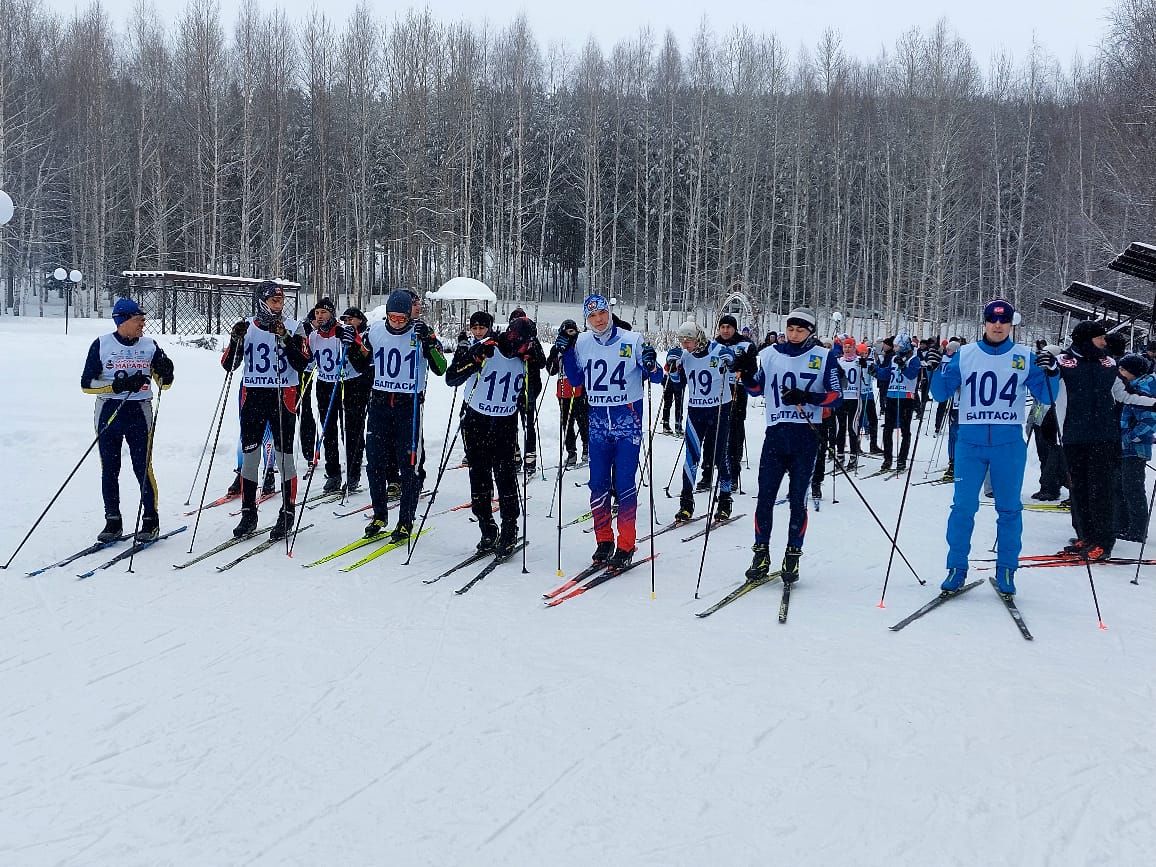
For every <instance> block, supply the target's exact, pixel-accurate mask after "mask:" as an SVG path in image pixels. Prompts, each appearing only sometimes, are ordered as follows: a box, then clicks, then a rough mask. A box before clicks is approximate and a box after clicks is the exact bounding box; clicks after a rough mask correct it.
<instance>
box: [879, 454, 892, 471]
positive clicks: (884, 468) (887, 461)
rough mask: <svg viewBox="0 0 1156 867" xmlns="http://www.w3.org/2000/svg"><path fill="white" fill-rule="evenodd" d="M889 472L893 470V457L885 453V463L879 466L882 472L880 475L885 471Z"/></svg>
mask: <svg viewBox="0 0 1156 867" xmlns="http://www.w3.org/2000/svg"><path fill="white" fill-rule="evenodd" d="M889 472H891V458H889V457H887V456H886V455H884V456H883V465H882V466H880V467H879V473H880V475H882V474H883V473H889Z"/></svg>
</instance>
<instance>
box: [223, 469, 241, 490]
mask: <svg viewBox="0 0 1156 867" xmlns="http://www.w3.org/2000/svg"><path fill="white" fill-rule="evenodd" d="M235 472H236V475H235V476H233V483H232V484H231V485H229V488H228V490H226V491H225V494H226V496H229V497H239V496H241V471H240V470H235Z"/></svg>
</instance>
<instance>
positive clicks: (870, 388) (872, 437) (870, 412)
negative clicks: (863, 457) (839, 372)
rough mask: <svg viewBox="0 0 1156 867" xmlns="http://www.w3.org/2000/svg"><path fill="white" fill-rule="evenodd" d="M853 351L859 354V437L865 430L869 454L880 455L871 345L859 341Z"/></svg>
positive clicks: (881, 452)
mask: <svg viewBox="0 0 1156 867" xmlns="http://www.w3.org/2000/svg"><path fill="white" fill-rule="evenodd" d="M855 351H856V352H857V353H858V355H859V402H860V406H861V410H860V413H859V430H860V437H862V434H863V433H864V432H865V433H866V434H867V438H868V440H869V443H868V449H869V450H870V454H873V455H881V454H883V450H882V449H881V448H879V416H878V414H877V413H876V412H875V365H874V362H873V361H871V359H870V355H871V347H870V346H868V345H867V344H866V343H860V344H859V345H858V346H856V347H855Z"/></svg>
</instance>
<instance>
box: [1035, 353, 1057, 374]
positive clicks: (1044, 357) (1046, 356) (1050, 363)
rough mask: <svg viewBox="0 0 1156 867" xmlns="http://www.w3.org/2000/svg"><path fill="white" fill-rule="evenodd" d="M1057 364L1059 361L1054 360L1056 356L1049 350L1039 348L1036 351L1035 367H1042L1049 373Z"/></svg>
mask: <svg viewBox="0 0 1156 867" xmlns="http://www.w3.org/2000/svg"><path fill="white" fill-rule="evenodd" d="M1059 366H1060V365H1059V362H1058V361H1056V356H1055V355H1053V354H1052V352H1051V350H1049V349H1041V350H1040V351H1039V352H1037V353H1036V367H1039V368H1043V369H1044V370H1046V371H1047V372H1048V373H1051V372H1052V371H1054V370H1055V369H1056V368H1058V367H1059Z"/></svg>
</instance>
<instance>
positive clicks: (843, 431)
mask: <svg viewBox="0 0 1156 867" xmlns="http://www.w3.org/2000/svg"><path fill="white" fill-rule="evenodd" d="M842 350H843V351H842V353H841V354H840V356H839V357H838V358H837V359H836V360H835V363H836V364H838V365H839V371H840V373H841V374H842V376H841V377H840V378H841V380H842V383H843V402H842V403H841V404H840V405H839V409H838V410H836V413H835V418H836V420H837V424H838V426H837V430H836V433H835V450H836V451H837V452H838V454H839V461H840V462H842V461H843V455H844V454H845V453H846V447H847V440H848V439H850V441H851V460H849V461H847V462H846V463H845V464H844V467H845V468H846V469H848V470H853V469H855V468H856V467H857V466H859V393H860V391H861V390H862V387H863V386H862V383H861V382H860V381H859V380H860V377H861V375H862V374H863V370H862V369H861V368H860V364H859V355H858V353H857V352H856V346H855V338H854V337H844V338H843V341H842Z"/></svg>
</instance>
